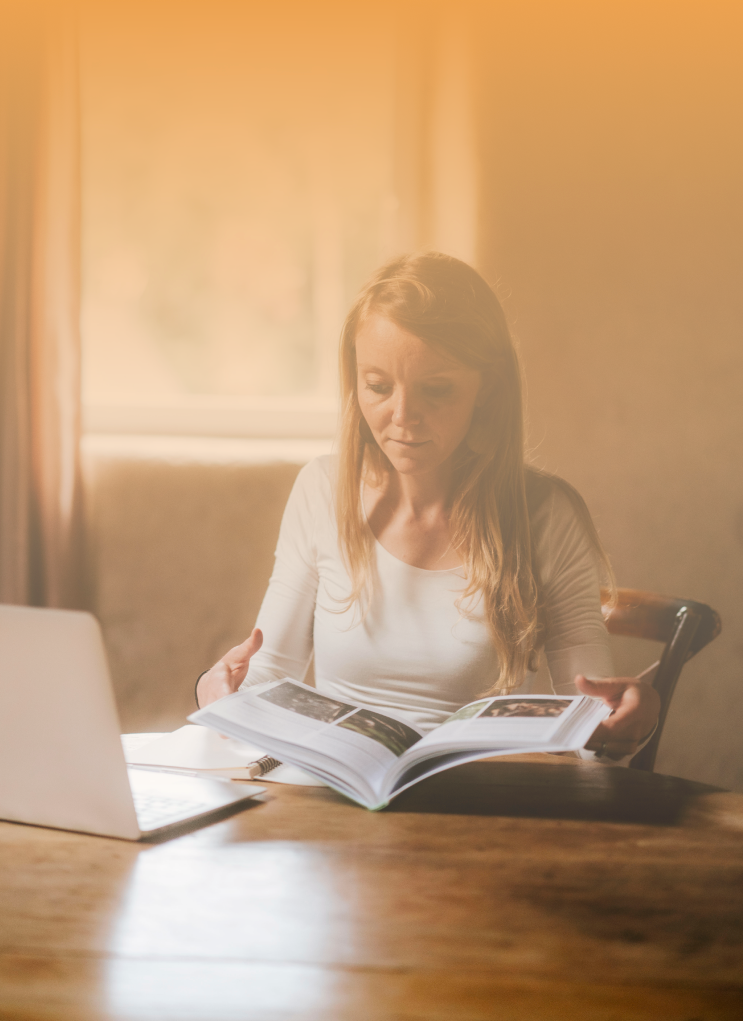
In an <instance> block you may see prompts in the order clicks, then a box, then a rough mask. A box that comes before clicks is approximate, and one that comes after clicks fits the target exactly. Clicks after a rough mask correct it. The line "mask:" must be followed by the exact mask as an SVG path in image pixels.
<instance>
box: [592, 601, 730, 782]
mask: <svg viewBox="0 0 743 1021" xmlns="http://www.w3.org/2000/svg"><path fill="white" fill-rule="evenodd" d="M601 599H602V602H603V603H604V615H605V619H606V626H607V628H608V629H609V634H612V635H624V636H626V637H629V638H646V639H650V640H651V641H655V642H663V643H664V645H665V648H664V650H663V654H662V656H661V659H660V665H659V667H658V670H657V671H656V674H655V678H654V679H653V687H654V688H655V690H656V691H657V692H658V694H659V695H660V701H661V707H660V719H659V720H658V727H657V729H656V731H655V734H653V737H652V739H651V740H650V741H648V743H647V744H646V745H645V747H644V748H641V749H640V751H639V752H638V753H637V755H635V757H634V758H633V759H632V761H631V762H630V765H631V766H632V768H633V769H645V770H647V771H648V772H652V771H653V766H654V765H655V756H656V753H657V751H658V745H659V744H660V738H661V734H662V732H663V726H664V724H665V722H666V715H667V714H668V707H669V706H670V704H671V698H672V696H673V692H674V689H675V687H676V681H677V680H678V678H679V674H680V673H681V668H682V667H683V665H684V663H686V661H687V660H689V659H691V658H692V656H695V655H696V654H697V653H698V652H699V650H700V649H703V648H704V646H705V645H708V644H709V643H710V642H711V641H712V639H713V638H716V637H717V636H718V635H719V633H720V628H721V626H722V625H721V622H720V618H719V616H718V614H717V613H715V611H714V610H713V609H712V608H711V607H710V606H707V605H706V604H705V603H696V602H693V601H692V600H691V599H674V598H672V597H671V596H661V595H658V594H657V593H656V592H643V591H641V590H640V589H627V588H620V589H619V590H618V591H617V602H616V604H615V605H614V606H612V607H609V606H608V600H609V592H608V591H607V590H606V589H602V591H601Z"/></svg>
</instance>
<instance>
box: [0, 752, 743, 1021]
mask: <svg viewBox="0 0 743 1021" xmlns="http://www.w3.org/2000/svg"><path fill="white" fill-rule="evenodd" d="M0 874H1V876H2V879H1V880H0V1018H3V1019H13V1021H16V1019H18V1021H32V1019H33V1021H42V1019H43V1021H68V1019H69V1021H89V1019H96V1021H97V1019H116V1021H144V1019H146V1021H150V1019H152V1021H154V1019H158V1021H161V1019H168V1021H170V1019H172V1021H222V1019H230V1021H232V1019H235V1021H238V1019H239V1021H254V1019H255V1021H288V1019H291V1021H340V1019H343V1021H346V1019H349V1021H350V1019H354V1021H355V1019H369V1021H377V1019H379V1021H392V1019H395V1021H418V1019H420V1021H439V1019H442V1021H443V1019H447V1021H449V1019H453V1021H486V1019H487V1021H489V1019H496V1018H497V1019H499V1021H501V1019H502V1021H511V1019H514V1021H515V1019H518V1021H521V1019H524V1021H527V1019H528V1021H532V1019H544V1021H558V1019H559V1021H563V1019H565V1021H567V1019H571V1021H572V1019H575V1018H580V1019H583V1018H586V1019H594V1018H596V1019H601V1021H620V1019H621V1021H625V1019H626V1021H646V1019H647V1021H650V1019H653V1021H658V1019H667V1021H700V1019H703V1021H714V1019H725V1021H727V1019H731V1021H733V1019H735V1021H740V1019H741V1018H743V796H741V795H736V794H728V793H724V792H716V791H714V790H713V789H712V788H708V787H703V786H702V785H699V784H690V783H688V782H686V781H681V780H674V779H672V778H668V777H662V776H657V775H654V774H640V773H636V772H634V771H629V770H620V769H611V768H608V767H602V766H598V765H595V764H589V763H578V762H576V761H575V760H568V759H563V758H558V757H529V758H528V759H527V758H526V757H522V758H521V759H518V760H516V759H514V760H509V761H500V762H486V763H476V764H474V765H470V766H462V767H459V768H458V769H457V770H455V771H450V772H449V773H448V774H443V775H442V776H440V777H438V778H433V779H432V780H429V781H425V782H424V783H423V784H420V785H419V786H418V787H417V788H416V789H414V790H413V791H411V792H410V794H406V795H403V796H402V797H401V798H400V799H398V801H397V802H394V803H393V807H392V808H391V809H389V810H387V811H385V812H379V813H370V812H367V811H365V810H364V809H361V808H358V807H357V806H355V805H354V804H352V803H351V802H349V801H347V800H346V799H345V798H343V797H342V796H340V795H338V794H336V793H334V792H333V791H330V790H328V789H325V788H311V787H302V788H299V787H281V786H279V785H274V786H272V787H271V789H270V791H269V792H268V793H267V794H265V795H263V796H262V797H261V800H260V802H258V803H255V804H253V805H252V807H249V808H248V809H247V810H245V811H242V812H240V813H239V814H236V815H234V816H232V817H231V818H229V819H226V820H223V821H222V822H219V823H216V824H213V825H211V826H207V827H204V828H202V829H194V830H191V831H184V832H183V833H182V834H181V835H180V836H177V837H176V838H173V839H170V840H167V841H161V842H160V843H152V844H128V843H126V842H124V841H117V840H110V839H106V838H99V837H91V836H83V835H79V834H74V833H66V832H60V831H53V830H45V829H40V828H36V827H31V826H21V825H13V824H9V823H3V824H0Z"/></svg>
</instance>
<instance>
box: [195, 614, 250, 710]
mask: <svg viewBox="0 0 743 1021" xmlns="http://www.w3.org/2000/svg"><path fill="white" fill-rule="evenodd" d="M262 644H263V633H262V632H261V631H260V629H259V628H253V632H252V634H251V635H250V637H249V638H246V639H245V641H244V642H243V643H242V645H236V646H235V647H234V648H232V649H230V651H229V652H228V653H226V654H225V655H224V656H222V658H221V659H220V660H219V662H218V663H215V664H214V666H213V667H212V668H211V670H209V671H208V672H207V673H205V674H204V676H203V677H202V678H201V680H200V681H199V683H198V685H197V691H198V704H199V705H200V706H201V707H202V708H203V707H204V706H205V705H209V703H210V702H216V701H217V699H218V698H224V697H225V696H226V695H232V694H233V693H234V692H236V691H237V689H238V688H239V687H240V685H241V684H242V682H243V681H244V680H245V677H246V676H247V673H248V667H249V666H250V659H251V657H252V656H254V655H255V653H256V652H257V651H258V650H259V649H260V647H261V645H262Z"/></svg>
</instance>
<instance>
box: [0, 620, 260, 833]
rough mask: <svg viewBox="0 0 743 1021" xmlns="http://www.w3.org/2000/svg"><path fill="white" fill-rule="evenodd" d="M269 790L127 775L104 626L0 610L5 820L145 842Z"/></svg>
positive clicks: (1, 807)
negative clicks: (102, 629) (102, 635)
mask: <svg viewBox="0 0 743 1021" xmlns="http://www.w3.org/2000/svg"><path fill="white" fill-rule="evenodd" d="M264 790H265V787H255V786H246V785H245V784H243V783H233V782H231V781H229V780H212V779H201V778H199V777H191V776H177V775H173V774H163V773H156V772H147V771H145V770H142V769H136V770H135V769H127V766H126V763H125V761H124V753H123V749H122V746H121V738H120V734H119V721H118V716H117V713H116V704H115V702H114V696H113V689H112V686H111V681H110V677H109V673H108V665H107V662H106V653H105V650H104V646H103V639H102V637H101V631H100V628H99V626H98V622H97V621H96V619H95V617H93V616H91V615H90V614H89V613H81V612H78V611H73V610H45V609H36V608H32V607H26V606H4V605H0V819H6V820H10V821H12V822H23V823H33V824H34V825H36V826H53V827H55V828H57V829H65V830H78V831H82V832H83V833H96V834H100V835H102V836H108V837H121V838H123V839H126V840H140V839H142V838H146V837H152V836H159V835H160V834H163V833H166V832H167V831H169V830H171V829H175V828H177V827H180V826H183V825H184V823H186V822H190V821H191V820H196V819H198V820H204V821H208V820H209V819H210V818H212V817H214V816H215V815H217V814H219V813H222V812H225V810H226V809H227V807H228V806H231V805H237V804H238V803H240V802H248V801H249V800H250V799H251V798H253V797H255V795H256V794H261V793H262V792H263V791H264Z"/></svg>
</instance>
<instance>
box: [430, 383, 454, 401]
mask: <svg viewBox="0 0 743 1021" xmlns="http://www.w3.org/2000/svg"><path fill="white" fill-rule="evenodd" d="M450 393H451V387H450V386H449V385H448V383H447V384H445V385H443V386H428V387H426V396H427V397H431V398H433V400H440V399H441V398H442V397H448V396H449V394H450Z"/></svg>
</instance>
